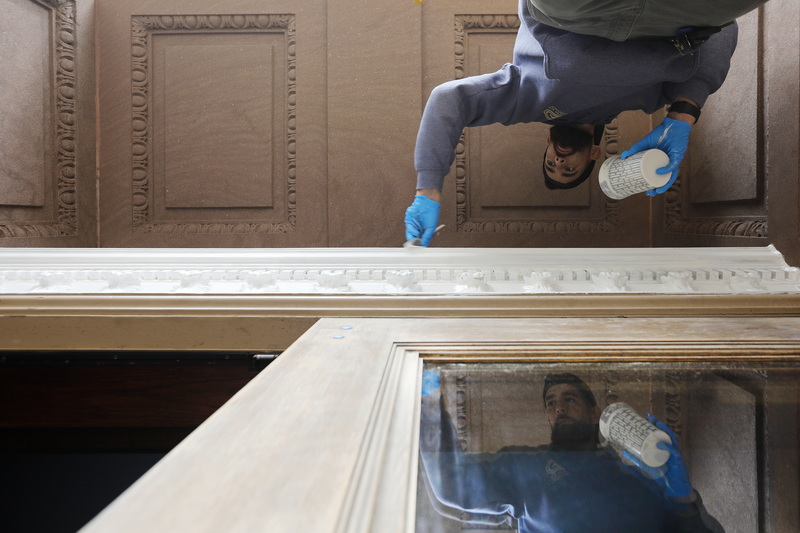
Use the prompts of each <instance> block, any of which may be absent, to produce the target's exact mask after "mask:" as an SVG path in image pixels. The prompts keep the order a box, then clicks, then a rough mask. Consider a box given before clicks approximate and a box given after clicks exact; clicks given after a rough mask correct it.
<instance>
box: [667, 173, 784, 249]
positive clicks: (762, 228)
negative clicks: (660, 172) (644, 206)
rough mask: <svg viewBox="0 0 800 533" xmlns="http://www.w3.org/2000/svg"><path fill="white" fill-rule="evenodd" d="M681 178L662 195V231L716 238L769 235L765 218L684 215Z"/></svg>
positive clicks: (763, 236)
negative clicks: (693, 216) (694, 216)
mask: <svg viewBox="0 0 800 533" xmlns="http://www.w3.org/2000/svg"><path fill="white" fill-rule="evenodd" d="M681 178H682V176H679V177H678V179H677V180H676V181H675V183H674V184H673V185H672V187H671V188H670V189H669V190H668V191H667V192H665V193H664V199H665V202H664V231H665V232H667V233H678V234H685V235H713V236H716V237H752V238H765V237H767V236H768V235H769V225H768V222H767V218H766V217H742V218H740V219H730V218H729V219H722V218H719V219H716V218H710V217H709V218H700V217H698V218H691V217H689V216H687V215H686V214H685V213H684V205H683V202H682V200H681V198H682V195H681Z"/></svg>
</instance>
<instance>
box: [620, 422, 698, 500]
mask: <svg viewBox="0 0 800 533" xmlns="http://www.w3.org/2000/svg"><path fill="white" fill-rule="evenodd" d="M647 420H649V421H650V423H651V424H653V425H655V426H656V427H657V428H658V429H660V430H662V431H664V432H665V433H666V434H667V435H669V438H670V439H671V440H672V444H667V443H666V442H659V443H658V445H657V446H658V447H659V448H660V449H662V450H666V451H668V452H669V460H667V462H666V463H664V464H663V465H662V466H660V467H658V468H654V467H652V466H648V465H646V464H645V463H644V461H642V460H641V459H639V458H638V457H636V456H634V455H633V454H631V453H629V452H628V450H623V451H622V456H623V457H624V458H625V459H627V460H628V461H630V462H631V463H633V464H634V465H636V467H637V468H639V470H641V471H642V472H644V474H645V475H647V477H648V478H650V479H652V480H653V481H655V482H656V483H658V485H659V486H660V487H661V488H663V489H664V493H665V494H666V495H667V496H668V497H670V498H687V497H689V496H691V494H692V491H693V490H694V489H692V484H691V482H690V481H689V472H688V471H687V470H686V463H685V462H684V461H683V456H682V455H681V452H680V450H679V449H678V436H677V435H675V432H674V431H672V430H671V429H670V428H669V426H668V425H666V424H665V423H663V422H661V421H660V420H659V419H657V418H656V417H655V416H653V415H652V414H650V413H647Z"/></svg>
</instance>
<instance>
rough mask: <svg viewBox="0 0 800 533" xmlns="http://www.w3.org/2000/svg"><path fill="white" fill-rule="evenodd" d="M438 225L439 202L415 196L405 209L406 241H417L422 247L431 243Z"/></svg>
mask: <svg viewBox="0 0 800 533" xmlns="http://www.w3.org/2000/svg"><path fill="white" fill-rule="evenodd" d="M438 223H439V202H436V201H434V200H431V199H430V198H428V197H427V196H421V195H417V196H415V197H414V202H413V203H412V204H411V205H410V206H409V207H408V209H406V240H407V241H411V240H414V239H419V240H420V244H421V245H422V246H428V245H429V244H430V243H431V239H432V238H433V234H434V233H435V232H436V225H437V224H438Z"/></svg>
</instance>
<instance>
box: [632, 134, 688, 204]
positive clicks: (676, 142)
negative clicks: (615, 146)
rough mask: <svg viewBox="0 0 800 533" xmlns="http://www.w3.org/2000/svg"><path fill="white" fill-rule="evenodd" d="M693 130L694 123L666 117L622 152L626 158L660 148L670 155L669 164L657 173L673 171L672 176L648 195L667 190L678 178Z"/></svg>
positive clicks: (648, 192)
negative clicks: (642, 137) (679, 168)
mask: <svg viewBox="0 0 800 533" xmlns="http://www.w3.org/2000/svg"><path fill="white" fill-rule="evenodd" d="M691 131H692V125H691V124H689V123H688V122H684V121H682V120H675V119H672V118H665V119H664V122H662V123H661V125H659V126H658V127H656V128H655V129H653V131H651V132H650V133H648V134H647V136H646V137H645V138H644V139H642V140H641V141H639V142H637V143H636V144H634V145H633V146H631V147H630V148H628V149H627V150H625V151H624V152H622V153H621V154H620V158H622V159H625V158H626V157H629V156H631V155H633V154H635V153H638V152H644V151H645V150H650V149H651V148H658V149H659V150H662V151H664V152H666V154H667V155H668V156H669V165H667V166H665V167H661V168H659V169H658V170H656V174H670V173H671V174H672V176H671V177H670V179H669V181H668V182H667V183H666V185H662V186H661V187H657V188H655V189H650V190H649V191H647V196H655V195H657V194H661V193H662V192H665V191H666V190H667V189H669V188H670V187H672V184H673V183H675V180H676V179H678V167H679V166H680V164H681V161H683V156H684V154H685V153H686V148H688V146H689V134H690V133H691Z"/></svg>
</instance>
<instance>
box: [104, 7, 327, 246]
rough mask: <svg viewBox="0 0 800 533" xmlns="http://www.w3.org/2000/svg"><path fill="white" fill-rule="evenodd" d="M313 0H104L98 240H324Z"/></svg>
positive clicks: (320, 62)
mask: <svg viewBox="0 0 800 533" xmlns="http://www.w3.org/2000/svg"><path fill="white" fill-rule="evenodd" d="M312 3H313V2H310V1H308V2H299V3H298V2H271V3H269V4H268V5H264V4H263V3H261V2H253V1H248V0H242V1H240V2H234V3H228V4H227V5H226V6H225V7H224V9H223V10H222V11H220V7H219V6H217V5H216V3H214V2H211V1H209V2H172V3H170V4H169V6H168V7H164V6H163V5H162V4H161V3H160V2H116V3H113V5H110V6H108V7H106V6H105V5H100V6H98V21H99V34H100V40H101V46H100V47H99V51H100V66H99V72H100V79H101V86H102V87H101V95H100V108H101V129H102V131H103V138H104V143H103V145H102V146H101V165H100V180H101V193H100V202H101V231H100V237H101V241H100V244H101V245H102V246H171V247H184V246H202V247H216V246H242V247H249V246H287V247H289V246H320V245H324V244H326V242H325V239H326V234H325V229H326V227H325V226H326V225H325V215H326V211H325V205H326V196H325V191H326V188H325V186H324V181H325V175H324V172H323V169H324V167H325V165H326V160H325V151H324V146H325V141H324V139H325V136H324V124H325V113H324V103H325V99H324V97H325V68H324V65H325V60H326V57H325V54H324V53H320V48H321V44H323V43H324V35H325V34H324V30H323V21H324V13H325V11H324V9H316V7H317V6H312V5H311V4H312ZM131 117H132V118H131Z"/></svg>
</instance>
